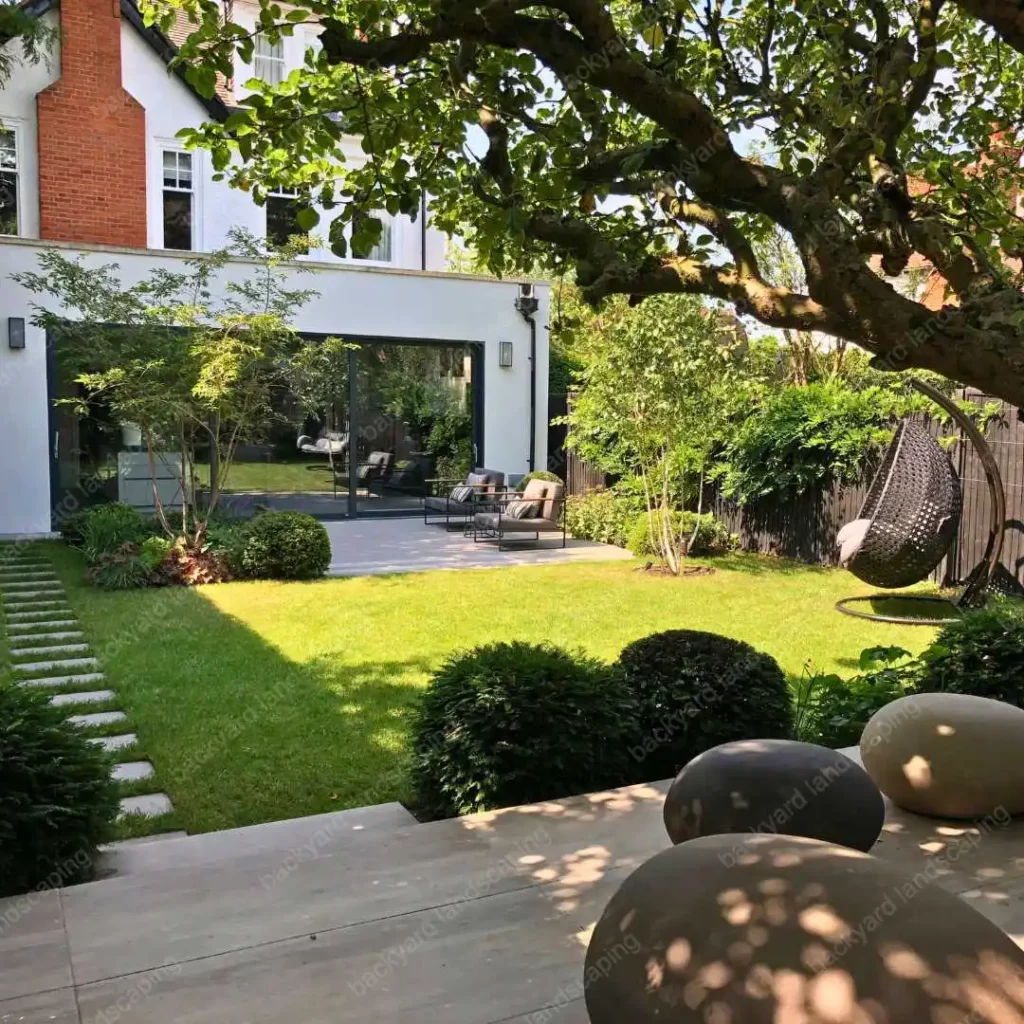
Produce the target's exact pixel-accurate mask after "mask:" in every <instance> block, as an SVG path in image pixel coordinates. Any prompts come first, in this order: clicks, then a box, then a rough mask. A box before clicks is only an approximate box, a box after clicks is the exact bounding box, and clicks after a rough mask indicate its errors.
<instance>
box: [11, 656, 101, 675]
mask: <svg viewBox="0 0 1024 1024" xmlns="http://www.w3.org/2000/svg"><path fill="white" fill-rule="evenodd" d="M97 665H99V662H98V661H97V660H96V659H95V658H62V659H58V660H56V661H26V662H23V663H22V664H20V665H13V666H12V668H13V669H14V671H15V672H49V671H50V670H51V669H56V670H57V671H58V672H59V671H60V670H61V669H68V668H96V666H97Z"/></svg>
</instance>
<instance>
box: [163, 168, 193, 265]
mask: <svg viewBox="0 0 1024 1024" xmlns="http://www.w3.org/2000/svg"><path fill="white" fill-rule="evenodd" d="M192 186H193V182H192V154H191V153H182V152H180V151H179V150H176V149H165V150H164V248H165V249H184V250H186V251H191V250H192V248H193V244H192V222H193V220H194V215H193V204H194V201H195V192H194V190H193V187H192Z"/></svg>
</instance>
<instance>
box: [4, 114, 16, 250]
mask: <svg viewBox="0 0 1024 1024" xmlns="http://www.w3.org/2000/svg"><path fill="white" fill-rule="evenodd" d="M18 184H19V182H18V140H17V137H16V136H15V134H14V132H12V131H6V130H0V235H16V234H18Z"/></svg>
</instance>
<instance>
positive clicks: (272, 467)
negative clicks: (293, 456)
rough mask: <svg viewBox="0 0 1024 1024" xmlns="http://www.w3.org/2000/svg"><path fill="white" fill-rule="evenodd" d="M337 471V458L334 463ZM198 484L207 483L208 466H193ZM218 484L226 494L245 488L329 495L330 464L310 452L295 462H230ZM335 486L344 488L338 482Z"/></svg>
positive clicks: (330, 490)
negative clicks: (304, 457)
mask: <svg viewBox="0 0 1024 1024" xmlns="http://www.w3.org/2000/svg"><path fill="white" fill-rule="evenodd" d="M335 467H336V468H337V469H338V470H339V471H340V470H341V469H343V467H344V463H342V462H341V461H339V462H337V463H335ZM196 477H197V478H198V480H199V483H200V486H203V487H208V486H209V484H210V467H209V466H208V465H205V464H199V465H197V466H196ZM221 486H222V488H223V490H224V491H225V492H226V493H232V492H248V491H320V492H322V493H327V494H333V493H334V483H333V481H332V479H331V467H330V464H329V463H328V461H327V459H326V458H318V457H316V456H313V455H311V456H310V457H309V458H308V459H305V460H298V461H295V462H234V463H232V464H231V468H230V469H229V470H228V475H227V478H226V479H225V480H222V481H221ZM339 488H340V489H341V490H344V487H343V486H342V485H341V483H340V482H339Z"/></svg>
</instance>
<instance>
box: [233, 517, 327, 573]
mask: <svg viewBox="0 0 1024 1024" xmlns="http://www.w3.org/2000/svg"><path fill="white" fill-rule="evenodd" d="M230 564H231V569H232V571H233V572H234V573H235V575H237V576H245V577H249V578H250V579H275V580H310V579H317V578H318V577H320V576H323V574H324V573H325V572H327V569H328V567H329V566H330V564H331V539H330V537H329V536H328V535H327V531H326V530H325V529H324V526H323V524H322V523H321V522H319V521H318V520H316V519H314V518H313V517H312V516H310V515H307V514H306V513H305V512H264V513H262V514H260V515H257V516H254V517H253V519H252V520H251V521H250V522H249V524H248V525H247V526H246V527H245V529H244V530H243V532H242V536H241V538H240V539H239V541H238V543H237V544H236V546H235V548H234V549H233V551H232V552H231V557H230Z"/></svg>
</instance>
